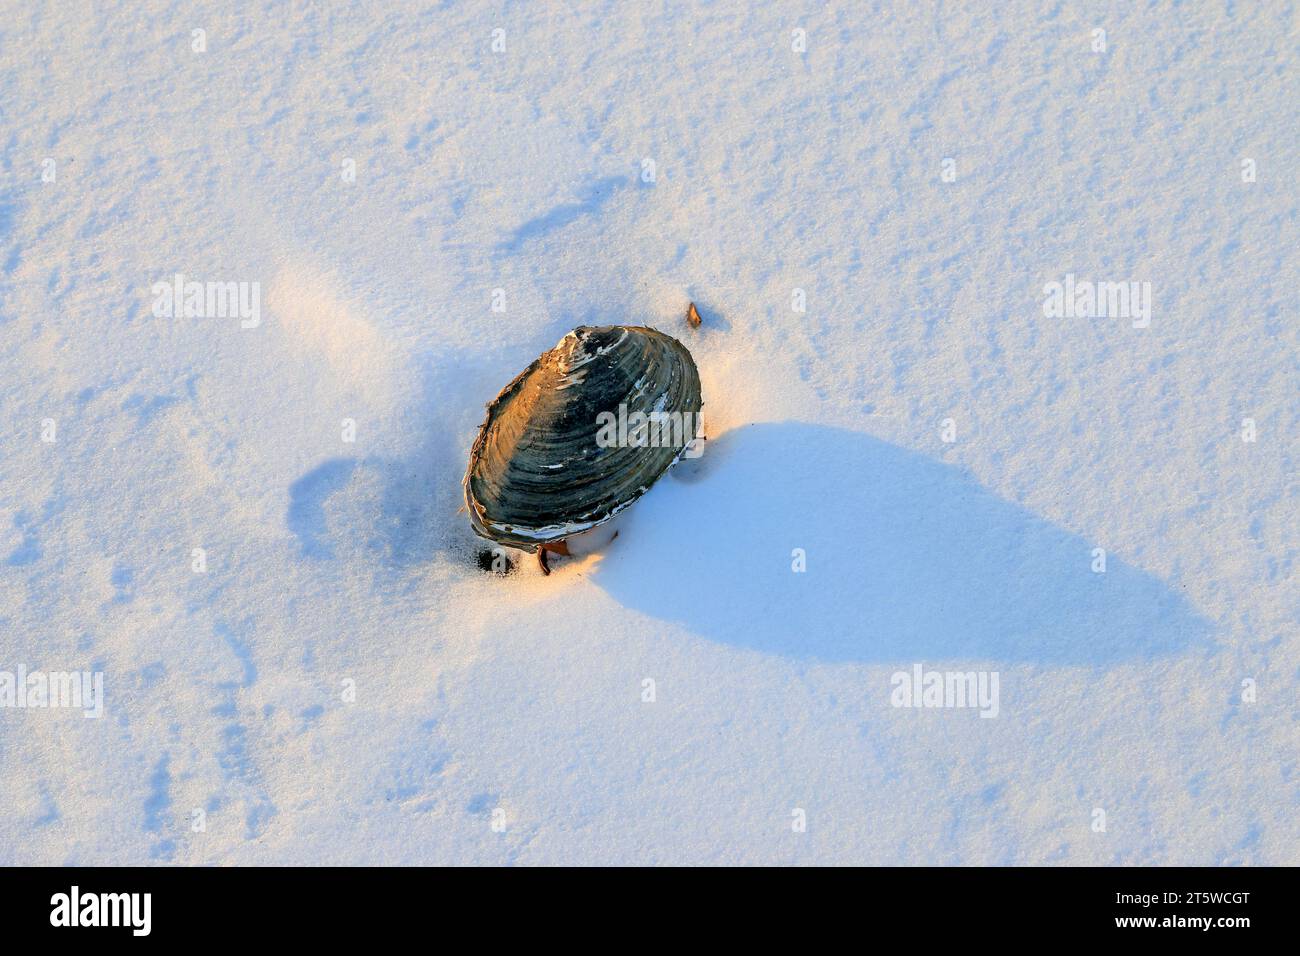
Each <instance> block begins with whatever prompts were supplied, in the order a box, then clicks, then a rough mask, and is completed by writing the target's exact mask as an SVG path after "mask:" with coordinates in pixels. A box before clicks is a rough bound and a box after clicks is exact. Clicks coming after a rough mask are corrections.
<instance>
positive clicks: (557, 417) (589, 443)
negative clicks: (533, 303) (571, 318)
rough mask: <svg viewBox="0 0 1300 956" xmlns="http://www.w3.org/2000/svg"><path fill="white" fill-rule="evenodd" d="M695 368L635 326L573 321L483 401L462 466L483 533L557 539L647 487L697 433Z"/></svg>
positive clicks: (664, 339) (596, 521) (472, 512)
mask: <svg viewBox="0 0 1300 956" xmlns="http://www.w3.org/2000/svg"><path fill="white" fill-rule="evenodd" d="M702 406H703V401H702V398H701V395H700V376H699V372H698V371H697V369H696V368H695V361H694V359H692V358H691V353H690V352H689V351H687V349H686V346H684V345H682V344H681V343H680V342H678V341H677V340H676V339H674V338H673V337H672V336H669V335H665V334H664V333H662V332H658V331H656V330H654V329H651V328H645V327H641V326H622V325H607V326H600V327H588V326H582V327H580V328H577V329H574V330H573V331H572V332H570V333H569V334H568V335H566V336H565V337H564V338H563V339H561V340H560V343H559V344H558V345H556V346H555V348H553V349H551V350H550V351H549V352H546V353H544V354H542V355H541V356H540V357H538V359H537V360H536V361H534V362H533V363H532V364H531V365H529V366H528V368H526V369H524V370H523V371H522V372H521V373H519V375H518V376H516V377H515V379H514V380H513V381H512V382H511V383H510V384H509V385H507V386H506V387H505V388H504V389H502V391H501V394H500V395H498V396H497V397H496V398H495V399H493V400H492V402H491V403H490V404H489V405H488V406H487V418H486V420H485V421H484V422H483V426H482V428H480V429H479V433H478V438H477V439H475V441H474V447H473V450H472V451H471V452H470V457H469V468H468V469H467V470H466V472H465V504H466V506H467V510H468V511H469V516H470V523H471V524H472V525H473V527H474V531H475V532H476V533H477V534H479V535H480V536H481V537H484V538H488V539H490V540H492V541H496V542H498V543H499V544H504V545H509V546H511V547H515V548H521V549H523V550H525V551H538V550H539V549H541V551H542V555H541V556H542V566H543V570H546V564H545V552H546V551H552V552H558V553H561V554H563V553H565V552H566V549H565V547H564V544H563V542H564V541H565V539H567V538H569V537H570V536H572V535H576V534H581V533H583V532H585V531H589V530H591V529H592V528H594V527H596V526H597V525H600V524H603V523H604V522H606V521H608V520H609V519H610V518H612V517H614V516H615V515H616V514H618V513H619V512H620V511H622V510H623V509H624V508H626V507H628V506H629V505H630V504H632V503H633V502H634V501H636V500H637V499H638V498H640V497H641V495H643V494H645V492H646V491H648V490H649V488H650V486H651V485H653V484H654V483H655V481H657V480H658V479H659V478H660V476H662V475H663V473H664V472H665V471H667V470H668V469H669V468H670V467H671V466H672V464H673V463H674V462H676V461H677V459H678V458H679V457H680V456H681V455H682V453H683V452H684V451H685V450H686V449H687V447H688V446H689V445H690V444H691V442H692V441H693V439H694V438H695V437H696V435H697V432H698V430H699V429H698V426H699V421H700V417H699V412H700V408H701V407H702Z"/></svg>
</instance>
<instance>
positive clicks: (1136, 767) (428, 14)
mask: <svg viewBox="0 0 1300 956" xmlns="http://www.w3.org/2000/svg"><path fill="white" fill-rule="evenodd" d="M398 6H399V7H402V8H401V9H393V8H392V5H386V4H379V3H374V2H361V3H358V4H355V5H351V6H349V7H347V8H346V9H345V8H343V7H342V6H340V5H327V4H316V3H261V4H246V5H238V7H237V8H233V7H232V8H229V9H226V10H218V9H215V8H213V7H210V6H207V5H201V4H194V3H190V2H188V0H182V2H180V3H171V4H166V3H154V2H143V3H135V4H130V5H122V6H120V7H114V6H112V5H108V4H93V5H91V4H76V3H69V4H37V5H34V6H32V5H27V4H22V3H18V2H15V0H3V2H2V3H0V138H2V139H3V144H4V147H3V151H2V152H0V157H2V158H0V162H2V163H3V168H2V169H0V356H2V357H0V671H9V672H15V671H17V670H18V668H20V667H25V668H27V669H28V670H29V671H30V670H36V669H43V670H46V671H81V670H86V671H95V672H101V673H102V674H103V686H104V694H105V701H104V712H103V716H102V717H101V718H99V719H83V717H82V716H81V714H80V713H78V712H76V711H72V710H68V709H48V708H47V709H33V708H26V709H17V708H0V769H2V770H3V773H4V781H5V798H4V800H3V801H0V863H5V864H62V863H74V864H91V863H139V862H159V863H163V862H171V863H183V864H211V863H216V864H269V863H362V862H364V863H493V864H495V863H518V864H569V863H630V864H657V863H849V862H857V863H879V864H917V863H964V864H990V863H997V864H1027V863H1054V864H1144V863H1145V864H1151V863H1158V864H1236V863H1246V864H1284V863H1289V864H1296V863H1300V852H1298V851H1297V847H1298V846H1300V812H1298V811H1300V776H1298V774H1297V762H1296V761H1297V752H1298V749H1300V748H1298V745H1300V729H1298V725H1297V721H1298V719H1300V710H1297V694H1296V690H1297V678H1298V677H1300V646H1298V634H1300V630H1298V628H1297V624H1298V623H1300V602H1298V600H1297V595H1298V594H1300V589H1298V588H1297V569H1296V555H1297V540H1296V531H1297V527H1300V521H1297V517H1298V514H1297V512H1298V507H1297V505H1298V501H1297V498H1298V495H1300V489H1298V486H1297V479H1296V476H1297V473H1298V471H1300V470H1298V468H1297V458H1296V448H1297V443H1296V435H1297V426H1298V425H1300V422H1298V421H1297V419H1298V417H1300V414H1298V413H1300V402H1298V401H1297V382H1298V380H1300V379H1298V377H1297V373H1298V372H1300V369H1298V367H1297V366H1298V363H1297V354H1300V353H1298V352H1297V346H1298V345H1300V342H1297V338H1298V336H1297V322H1296V305H1295V290H1296V288H1297V284H1298V283H1300V270H1298V269H1297V257H1296V249H1297V238H1298V237H1297V203H1296V186H1295V167H1294V164H1295V157H1296V156H1297V155H1300V148H1298V147H1300V142H1298V141H1297V129H1300V115H1298V114H1300V95H1298V94H1300V90H1297V87H1296V82H1297V81H1296V75H1297V73H1296V69H1295V67H1296V51H1297V27H1296V18H1295V11H1294V8H1293V7H1292V6H1291V5H1288V4H1282V3H1276V2H1266V3H1261V4H1236V3H1227V4H1219V3H1211V4H1196V5H1190V4H1179V3H1172V2H1167V0H1157V2H1154V3H1152V4H1149V5H1146V6H1144V7H1143V8H1142V9H1135V8H1132V7H1130V6H1129V5H1123V4H1120V5H1109V4H1095V5H1093V4H1057V3H1050V2H1049V3H1041V4H1040V3H1023V2H1011V3H1006V4H997V5H990V6H988V7H987V8H982V7H981V6H980V5H970V6H960V5H959V6H953V5H949V4H928V3H917V4H897V5H888V4H850V3H843V4H829V5H823V4H816V5H814V4H807V5H800V4H777V3H770V4H764V3H753V4H748V3H739V2H738V3H699V4H691V3H676V2H669V3H654V4H636V5H632V4H617V3H613V2H609V0H605V2H593V3H570V4H560V3H553V4H514V3H491V2H473V3H455V2H448V3H439V4H427V5H410V6H409V7H406V6H404V5H398ZM1099 28H1100V29H1104V30H1105V31H1106V35H1105V38H1106V49H1105V50H1104V51H1101V52H1097V51H1094V49H1093V45H1094V43H1095V35H1094V32H1093V31H1094V30H1095V29H1099ZM199 29H202V30H204V31H205V33H204V35H203V37H204V40H205V44H206V49H205V50H203V51H202V52H196V51H195V50H194V49H193V45H194V43H195V40H194V34H193V33H192V31H194V30H199ZM496 30H501V31H504V33H502V34H495V39H496V40H497V45H498V46H500V45H501V43H502V42H503V43H504V50H501V51H497V50H494V31H496ZM795 31H803V32H802V34H800V33H797V32H795ZM800 36H802V37H803V38H805V41H806V48H804V49H802V50H801V51H800V50H796V49H794V48H793V47H797V46H799V45H800V43H799V38H800ZM946 159H951V160H953V163H952V164H945V162H944V161H945V160H946ZM47 160H53V161H54V162H53V167H52V168H53V170H54V178H53V181H46V180H45V179H43V173H46V172H47V171H48V170H49V169H50V168H51V167H50V165H49V164H48V163H47V162H46V161H47ZM1245 160H1250V161H1251V163H1252V164H1253V168H1254V170H1255V175H1254V176H1253V177H1247V176H1246V174H1245V172H1244V170H1245V165H1244V161H1245ZM946 169H947V170H951V171H952V173H953V174H954V175H955V178H953V179H952V181H947V180H946V177H945V170H946ZM350 170H354V171H355V177H354V178H352V177H351V176H350V175H349V171H350ZM651 171H653V175H651ZM948 178H951V177H948ZM1247 178H1253V181H1246V179H1247ZM177 273H180V274H183V275H184V276H185V277H186V280H187V281H189V280H193V281H198V282H235V283H258V287H257V288H258V290H259V295H260V297H261V298H260V322H259V323H258V324H257V325H256V327H252V328H246V327H241V320H240V318H239V317H238V316H234V315H231V316H226V317H224V318H223V317H195V316H191V317H185V316H184V314H183V310H181V312H180V313H179V314H178V315H177V317H165V316H164V317H159V316H158V315H155V311H154V309H153V308H152V306H153V303H154V298H155V296H154V294H153V293H152V292H151V288H152V287H153V286H154V284H155V283H169V282H171V281H172V278H173V276H174V275H175V274H177ZM1067 274H1071V275H1074V276H1077V277H1079V278H1080V279H1087V280H1090V281H1098V282H1103V281H1104V282H1149V283H1151V290H1152V293H1151V295H1152V300H1151V306H1152V312H1151V321H1150V325H1149V327H1147V328H1134V327H1133V323H1132V322H1130V321H1128V320H1127V319H1125V318H1119V319H1117V318H1087V317H1078V316H1071V317H1068V318H1066V317H1055V318H1049V317H1047V316H1045V315H1044V310H1043V304H1044V292H1043V290H1044V286H1046V285H1047V284H1048V283H1052V282H1064V281H1065V277H1066V276H1067ZM245 288H250V287H245ZM496 290H500V291H499V292H497V291H496ZM800 298H803V299H804V300H805V301H806V311H803V312H799V311H795V310H794V306H795V305H797V304H798V301H799V299H800ZM690 301H694V302H695V303H696V304H697V306H698V307H699V310H700V313H701V315H702V317H703V325H702V327H701V328H700V329H698V330H692V329H690V328H688V327H687V325H686V322H685V313H686V309H687V305H688V303H689V302H690ZM498 303H500V304H504V311H494V309H493V306H494V304H498ZM609 323H623V324H642V323H648V324H651V325H654V326H655V327H657V328H660V329H661V330H664V331H668V332H670V333H672V334H674V335H677V336H679V337H680V338H682V340H683V341H684V342H686V343H687V344H688V345H689V347H690V348H691V350H692V352H693V354H694V355H695V358H696V361H697V363H698V365H699V367H700V371H701V377H702V381H703V386H704V398H705V409H704V411H705V420H706V425H707V432H708V436H709V440H708V442H707V443H706V450H705V452H704V455H703V456H702V457H701V458H698V459H683V460H682V461H681V462H680V463H679V464H678V465H677V466H676V467H675V468H674V470H673V471H672V472H671V473H670V474H669V475H668V476H667V477H665V478H664V479H663V480H662V481H661V482H660V483H659V484H658V485H657V486H656V487H655V488H653V489H652V490H651V491H650V493H649V494H647V495H646V496H645V498H644V499H642V500H641V501H639V502H638V503H637V504H636V505H635V507H633V508H631V509H630V510H629V511H628V512H627V513H626V514H625V515H624V516H623V519H622V521H621V523H620V534H619V536H618V538H617V539H616V540H614V541H612V542H611V543H610V544H609V546H608V547H606V548H604V549H603V550H601V551H599V552H597V553H594V554H586V555H583V556H580V557H575V558H568V559H566V558H557V559H555V560H554V561H553V562H552V567H553V569H554V573H553V574H552V575H551V576H550V577H549V578H544V577H543V576H542V575H541V573H540V571H539V570H538V569H537V566H536V563H535V561H533V560H524V561H521V562H520V564H519V568H518V570H517V571H516V572H515V573H512V574H509V575H505V576H496V575H492V574H488V573H485V572H484V571H482V570H480V569H479V567H478V563H477V561H476V558H475V555H476V551H477V550H478V548H479V547H481V545H482V542H479V541H478V540H477V539H475V538H474V536H473V535H472V533H471V532H470V530H469V525H468V521H467V519H466V516H465V515H464V514H463V513H458V510H457V509H458V508H459V507H460V504H461V501H460V480H461V478H462V475H463V471H464V467H465V464H466V459H467V456H468V452H469V448H470V445H471V443H472V441H473V438H474V434H475V432H476V429H477V428H478V425H479V424H480V423H481V421H482V417H483V406H484V404H485V403H486V402H488V401H489V400H490V399H491V398H492V397H493V396H494V395H496V393H497V392H498V391H499V389H500V388H501V387H502V386H503V385H505V384H506V383H507V382H508V381H510V379H511V378H512V377H513V376H514V375H516V374H517V373H518V372H519V371H520V370H521V369H522V368H524V367H525V366H526V365H527V364H528V363H529V362H530V361H532V360H533V359H534V358H535V357H536V356H537V355H538V354H539V353H541V352H542V351H544V350H545V349H547V348H549V347H551V346H552V345H553V344H554V343H555V342H556V341H557V340H558V339H559V338H560V337H561V336H563V335H564V334H565V333H566V332H567V331H569V330H570V329H572V328H574V327H575V326H578V325H582V324H609ZM1246 419H1250V420H1251V422H1252V423H1253V424H1252V425H1250V426H1248V425H1247V424H1246V423H1245V420H1246ZM949 420H950V421H949ZM349 422H350V423H351V428H353V429H354V430H355V440H354V441H347V440H345V439H346V438H347V437H348V434H349V424H348V423H349ZM50 423H52V427H53V434H52V435H51V434H50V431H49V429H50ZM1249 428H1254V429H1255V434H1254V435H1253V436H1251V437H1253V438H1254V440H1253V441H1247V440H1243V435H1247V434H1248V432H1249ZM945 437H952V438H953V439H954V440H952V441H945V440H944V439H945ZM47 438H52V439H53V440H45V439H47ZM1098 548H1101V549H1105V552H1106V558H1105V559H1106V571H1105V573H1095V572H1094V570H1093V567H1094V566H1095V563H1096V561H1097V556H1096V554H1095V553H1094V552H1095V549H1098ZM195 549H203V551H202V553H203V557H204V562H205V563H206V570H202V571H195V570H194V562H195V561H196V556H195ZM800 555H802V557H800ZM801 560H802V561H804V562H805V563H806V570H804V571H795V570H793V568H794V567H795V566H796V565H797V563H798V562H799V561H801ZM201 563H202V562H201ZM918 664H919V665H922V666H923V667H924V668H925V669H926V670H935V671H960V672H968V671H974V672H981V673H986V672H987V673H997V674H998V675H999V684H998V686H999V707H998V713H997V716H996V717H994V718H992V719H982V718H981V717H980V715H979V713H977V712H976V711H975V710H973V709H961V708H936V709H926V708H919V709H918V708H903V707H895V706H891V693H892V691H893V689H894V688H893V685H892V684H891V678H892V676H893V675H895V674H896V673H898V672H903V673H906V674H910V673H912V672H913V668H914V667H915V666H916V665H918ZM1243 682H1248V683H1246V684H1243ZM650 698H652V699H650ZM796 810H802V811H803V812H804V816H805V818H806V821H807V827H806V830H804V831H800V829H799V828H798V826H797V820H798V814H797V813H796V812H795V811H796ZM1098 810H1100V811H1103V812H1104V830H1099V829H1098V826H1097V823H1098V820H1099V819H1102V818H1099V817H1098V816H1097V812H1096V811H1098ZM792 821H794V822H793V823H792Z"/></svg>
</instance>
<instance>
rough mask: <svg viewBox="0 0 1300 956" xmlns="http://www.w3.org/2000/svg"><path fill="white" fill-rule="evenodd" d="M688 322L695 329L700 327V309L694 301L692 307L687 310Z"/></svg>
mask: <svg viewBox="0 0 1300 956" xmlns="http://www.w3.org/2000/svg"><path fill="white" fill-rule="evenodd" d="M686 324H687V325H689V326H690V327H691V328H693V329H698V328H699V327H700V310H699V309H697V308H695V303H694V302H692V303H691V307H690V308H689V309H687V310H686Z"/></svg>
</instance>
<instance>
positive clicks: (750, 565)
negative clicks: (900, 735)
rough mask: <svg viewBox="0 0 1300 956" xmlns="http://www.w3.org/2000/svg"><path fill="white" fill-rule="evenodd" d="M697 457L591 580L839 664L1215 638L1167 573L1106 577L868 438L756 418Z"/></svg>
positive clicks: (1048, 657)
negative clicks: (800, 565)
mask: <svg viewBox="0 0 1300 956" xmlns="http://www.w3.org/2000/svg"><path fill="white" fill-rule="evenodd" d="M683 466H687V471H686V473H684V474H682V475H681V476H680V477H681V478H682V479H685V480H674V474H675V472H674V473H670V475H669V477H668V478H666V479H665V480H664V481H661V482H660V483H659V484H658V485H657V486H656V487H655V489H654V490H653V492H652V493H651V494H649V495H647V496H646V498H645V500H644V501H642V502H641V503H640V504H638V505H637V507H635V508H632V509H630V510H629V511H628V513H627V515H626V517H625V519H624V520H625V523H624V524H623V528H624V533H623V534H622V535H621V537H620V541H619V543H618V546H616V547H614V548H611V549H610V551H609V552H608V553H607V555H606V556H605V559H604V560H603V561H601V562H600V563H599V564H598V565H597V566H596V567H595V568H593V570H592V572H591V578H592V580H593V581H594V582H595V583H596V584H598V585H599V586H600V587H602V588H603V589H604V590H605V591H607V592H608V593H609V594H610V595H611V596H612V597H614V598H615V599H616V600H618V601H619V602H620V603H622V604H623V605H624V606H625V607H628V608H632V609H635V610H638V611H641V612H643V613H645V614H647V615H650V616H652V617H657V618H660V619H663V620H670V621H675V622H679V623H681V624H683V625H685V626H686V627H688V628H689V629H690V630H691V631H693V632H694V633H696V634H698V635H700V636H702V637H705V638H708V639H711V640H715V641H719V642H722V643H726V644H732V645H736V646H740V647H746V648H752V649H755V650H759V651H764V652H768V653H774V654H781V655H785V656H789V657H794V658H807V659H813V660H820V661H832V662H843V661H857V662H907V661H929V660H935V659H944V658H961V659H967V660H971V659H980V660H990V661H1007V662H1031V663H1040V664H1045V665H1060V664H1088V665H1099V666H1105V665H1110V664H1114V663H1118V662H1121V661H1125V660H1135V659H1137V660H1140V659H1150V658H1154V657H1157V656H1162V655H1169V654H1175V653H1181V652H1186V651H1190V650H1193V649H1196V648H1200V649H1202V650H1204V649H1206V648H1208V647H1209V644H1210V627H1209V625H1208V622H1206V621H1205V620H1204V619H1203V618H1201V617H1200V616H1198V615H1197V614H1196V613H1195V611H1194V610H1193V609H1192V608H1191V607H1190V605H1189V604H1188V602H1187V601H1186V600H1185V599H1184V598H1183V597H1182V595H1180V594H1179V593H1177V592H1176V591H1174V590H1172V589H1171V588H1170V587H1169V586H1168V585H1166V584H1164V583H1163V582H1161V581H1160V580H1158V579H1157V578H1155V577H1152V576H1151V575H1149V574H1147V573H1145V572H1143V571H1140V570H1138V569H1137V568H1134V567H1132V566H1130V565H1128V564H1125V563H1124V562H1123V561H1121V560H1119V559H1118V558H1117V557H1116V556H1115V555H1114V554H1108V555H1107V559H1106V571H1105V573H1094V572H1093V570H1092V563H1093V553H1092V552H1093V548H1094V547H1095V545H1093V544H1090V543H1088V542H1087V541H1085V540H1084V539H1083V538H1081V537H1079V536H1078V535H1075V534H1072V533H1070V532H1068V531H1065V530H1064V529H1062V528H1059V527H1057V526H1055V525H1053V524H1051V523H1049V522H1047V521H1045V520H1043V519H1042V518H1039V517H1037V516H1035V515H1033V514H1031V513H1030V512H1028V511H1026V510H1025V509H1023V508H1021V507H1019V506H1018V505H1015V504H1012V503H1010V502H1007V501H1004V500H1002V499H1000V498H998V497H996V496H995V495H993V494H991V493H990V492H989V491H987V490H986V489H984V488H983V487H981V486H980V485H979V484H977V483H976V482H975V481H973V480H972V479H971V478H970V477H969V476H968V475H967V474H966V473H964V472H962V471H960V470H959V469H957V468H954V467H951V466H948V465H944V464H941V463H939V462H936V461H933V460H931V459H929V458H925V457H923V456H921V455H918V454H916V453H914V452H910V451H907V450H905V449H903V448H899V447H897V446H894V445H890V444H888V443H886V442H882V441H879V440H877V439H874V438H871V437H869V436H867V435H863V434H860V433H857V432H850V431H845V430H841V429H836V428H828V427H822V426H817V425H809V424H802V423H796V422H783V423H774V424H758V425H750V426H747V427H744V428H739V429H735V430H733V431H731V432H727V433H726V434H724V435H722V436H721V437H719V438H718V439H715V440H712V441H710V442H709V444H708V447H707V449H706V451H705V453H704V456H703V457H702V458H700V459H698V460H696V461H695V462H689V463H688V462H685V461H684V462H682V463H681V464H680V465H679V466H678V467H679V468H681V467H683ZM795 549H803V552H804V554H805V556H806V570H805V571H803V572H802V573H796V572H795V571H793V570H792V567H793V564H794V561H795Z"/></svg>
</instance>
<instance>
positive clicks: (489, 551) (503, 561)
mask: <svg viewBox="0 0 1300 956" xmlns="http://www.w3.org/2000/svg"><path fill="white" fill-rule="evenodd" d="M478 566H479V569H480V570H483V571H487V572H488V573H489V574H501V575H506V574H513V573H514V571H515V563H514V562H513V561H511V560H510V555H508V554H506V551H505V549H504V548H484V549H483V550H482V551H480V552H479V553H478Z"/></svg>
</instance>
